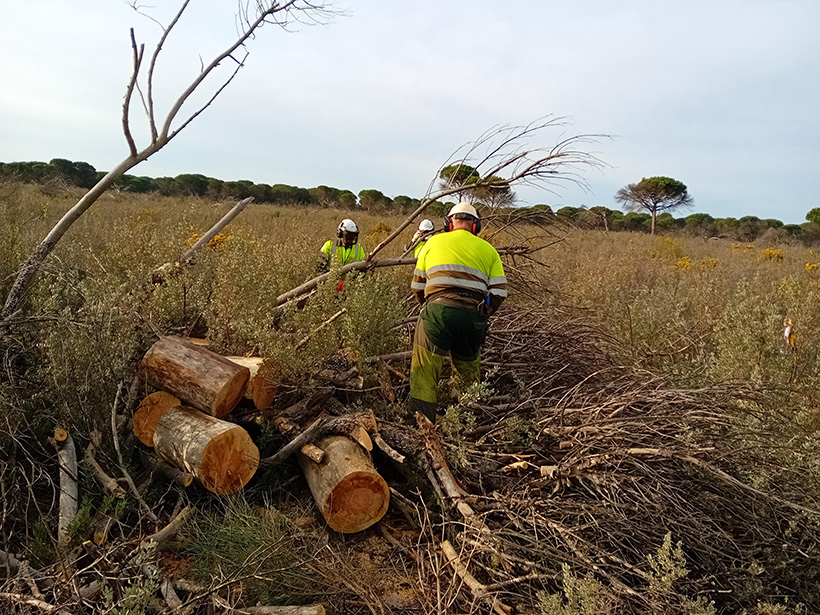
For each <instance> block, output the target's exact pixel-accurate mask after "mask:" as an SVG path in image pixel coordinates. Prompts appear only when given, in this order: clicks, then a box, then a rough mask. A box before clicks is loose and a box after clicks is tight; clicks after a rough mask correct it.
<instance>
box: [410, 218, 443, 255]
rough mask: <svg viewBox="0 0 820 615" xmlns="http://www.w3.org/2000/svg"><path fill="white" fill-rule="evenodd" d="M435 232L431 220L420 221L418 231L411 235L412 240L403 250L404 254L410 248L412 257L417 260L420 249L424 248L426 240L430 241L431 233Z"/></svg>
mask: <svg viewBox="0 0 820 615" xmlns="http://www.w3.org/2000/svg"><path fill="white" fill-rule="evenodd" d="M435 232H436V226H435V225H434V224H433V222H432V221H431V220H427V219H424V220H422V221H421V222H420V223H419V229H418V230H417V231H416V232H415V234H414V235H413V239H411V240H410V243H409V245H408V246H407V247H406V248H405V252H409V251H410V249H411V248H412V250H413V256H415V257H416V258H418V257H419V253H420V252H421V249H422V248H423V247H424V244H426V243H427V240H428V239H430V237H432V236H433V233H435Z"/></svg>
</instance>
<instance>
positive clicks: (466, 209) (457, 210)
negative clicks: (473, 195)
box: [447, 201, 478, 219]
mask: <svg viewBox="0 0 820 615" xmlns="http://www.w3.org/2000/svg"><path fill="white" fill-rule="evenodd" d="M454 214H468V215H470V216H472V217H473V218H476V219H478V212H477V211H476V208H475V207H473V205H472V203H470V202H469V201H461V203H459V204H458V205H453V206H452V207H451V208H450V213H448V214H447V217H448V218H449V217H451V216H453V215H454Z"/></svg>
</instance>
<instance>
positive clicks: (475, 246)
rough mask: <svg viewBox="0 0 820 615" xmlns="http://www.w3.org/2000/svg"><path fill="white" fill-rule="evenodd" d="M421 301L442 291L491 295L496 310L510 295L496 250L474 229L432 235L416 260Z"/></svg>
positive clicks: (414, 285)
mask: <svg viewBox="0 0 820 615" xmlns="http://www.w3.org/2000/svg"><path fill="white" fill-rule="evenodd" d="M410 288H411V289H412V290H413V294H414V295H415V296H416V299H418V300H419V302H420V303H424V300H425V299H426V298H428V297H430V295H432V294H434V293H438V292H441V291H456V292H458V291H470V293H475V294H477V295H479V296H482V297H484V296H487V295H489V297H490V301H491V304H492V308H493V311H495V310H496V309H498V306H499V305H501V302H502V301H503V300H504V299H505V298H506V297H507V277H506V276H505V275H504V266H503V265H502V264H501V257H500V256H498V252H497V251H496V249H495V248H494V247H493V246H491V245H490V244H489V243H487V242H486V241H484V240H483V239H481V238H479V237H476V236H475V235H473V234H472V233H471V232H470V231H467V230H464V229H459V230H456V231H451V232H449V233H440V234H438V235H434V236H433V237H431V238H430V239H429V240H428V241H427V243H426V244H425V245H424V248H423V249H422V251H421V253H420V254H419V256H418V260H417V261H416V270H415V271H414V272H413V282H412V284H411V285H410Z"/></svg>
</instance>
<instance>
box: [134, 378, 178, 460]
mask: <svg viewBox="0 0 820 615" xmlns="http://www.w3.org/2000/svg"><path fill="white" fill-rule="evenodd" d="M181 405H182V402H181V401H180V399H179V397H177V396H176V395H171V394H170V393H166V392H165V391H156V392H154V393H151V394H150V395H148V396H147V397H145V399H143V400H142V401H141V402H140V405H139V407H138V408H137V409H136V411H135V412H134V420H133V423H134V435H135V436H137V438H138V439H139V441H140V442H142V443H143V444H144V445H145V446H150V447H152V448H153V446H154V431H156V429H157V423H159V420H160V419H161V418H162V415H163V414H165V413H166V412H168V411H169V410H170V409H171V408H178V407H179V406H181Z"/></svg>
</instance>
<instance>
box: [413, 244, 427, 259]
mask: <svg viewBox="0 0 820 615" xmlns="http://www.w3.org/2000/svg"><path fill="white" fill-rule="evenodd" d="M426 243H427V241H420V242H418V243H417V244H416V246H415V247H414V248H413V256H415V257H416V258H418V257H419V254H421V249H422V248H423V247H424V245H425V244H426Z"/></svg>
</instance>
